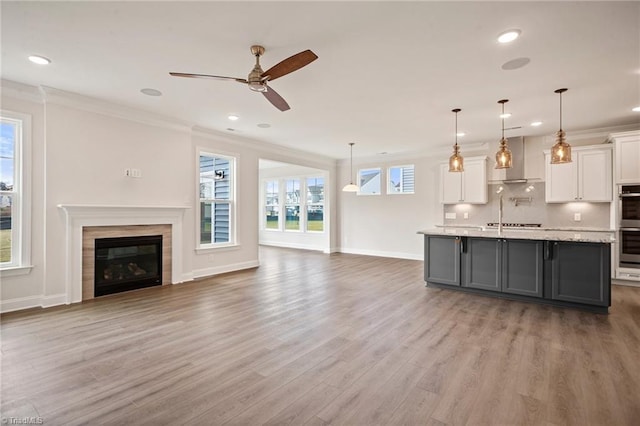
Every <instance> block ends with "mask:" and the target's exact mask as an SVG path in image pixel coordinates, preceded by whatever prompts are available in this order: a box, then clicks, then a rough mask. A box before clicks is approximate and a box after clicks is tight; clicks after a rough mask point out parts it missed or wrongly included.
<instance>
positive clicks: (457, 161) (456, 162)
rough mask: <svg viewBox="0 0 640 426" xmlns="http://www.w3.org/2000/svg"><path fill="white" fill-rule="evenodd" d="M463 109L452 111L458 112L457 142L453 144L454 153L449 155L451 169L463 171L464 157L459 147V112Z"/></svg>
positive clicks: (452, 170) (453, 110) (451, 170)
mask: <svg viewBox="0 0 640 426" xmlns="http://www.w3.org/2000/svg"><path fill="white" fill-rule="evenodd" d="M460 111H462V110H461V109H460V108H456V109H452V110H451V112H455V113H456V143H455V145H453V155H452V156H451V157H449V171H450V172H463V171H464V158H462V155H460V147H458V113H459V112H460Z"/></svg>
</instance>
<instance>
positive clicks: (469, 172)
mask: <svg viewBox="0 0 640 426" xmlns="http://www.w3.org/2000/svg"><path fill="white" fill-rule="evenodd" d="M440 202H441V203H443V204H456V203H469V204H486V203H487V157H470V158H465V159H464V172H449V165H448V164H442V165H440Z"/></svg>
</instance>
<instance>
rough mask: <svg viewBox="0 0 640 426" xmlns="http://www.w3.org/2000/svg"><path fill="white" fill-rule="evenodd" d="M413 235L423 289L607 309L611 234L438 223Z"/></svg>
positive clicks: (595, 309) (609, 298)
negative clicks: (420, 245) (419, 248)
mask: <svg viewBox="0 0 640 426" xmlns="http://www.w3.org/2000/svg"><path fill="white" fill-rule="evenodd" d="M418 233H419V234H423V235H424V261H425V265H424V280H425V282H426V285H427V286H429V287H440V288H450V289H456V290H460V291H466V292H471V293H477V294H483V295H488V296H494V297H501V298H508V299H516V300H523V301H531V302H537V303H546V304H551V305H556V306H564V307H573V308H580V309H586V310H590V311H594V312H600V313H607V312H608V310H609V309H608V308H609V306H610V303H611V274H610V267H611V248H610V246H611V243H612V242H613V241H614V240H613V232H595V231H584V232H583V231H569V230H553V229H523V230H521V229H518V230H506V231H505V230H503V231H501V232H499V231H498V230H497V229H483V228H481V227H468V228H463V227H459V228H457V227H443V228H435V229H429V230H425V231H420V232H418Z"/></svg>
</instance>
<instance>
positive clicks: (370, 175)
mask: <svg viewBox="0 0 640 426" xmlns="http://www.w3.org/2000/svg"><path fill="white" fill-rule="evenodd" d="M381 174H382V170H381V169H380V168H374V169H361V170H359V171H358V183H359V186H360V190H359V191H358V195H380V187H381V181H382V180H381V178H380V175H381Z"/></svg>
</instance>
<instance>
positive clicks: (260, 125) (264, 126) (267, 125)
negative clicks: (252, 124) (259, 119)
mask: <svg viewBox="0 0 640 426" xmlns="http://www.w3.org/2000/svg"><path fill="white" fill-rule="evenodd" d="M257 126H258V127H260V128H261V129H268V128H269V127H271V124H269V123H260V124H257Z"/></svg>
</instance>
